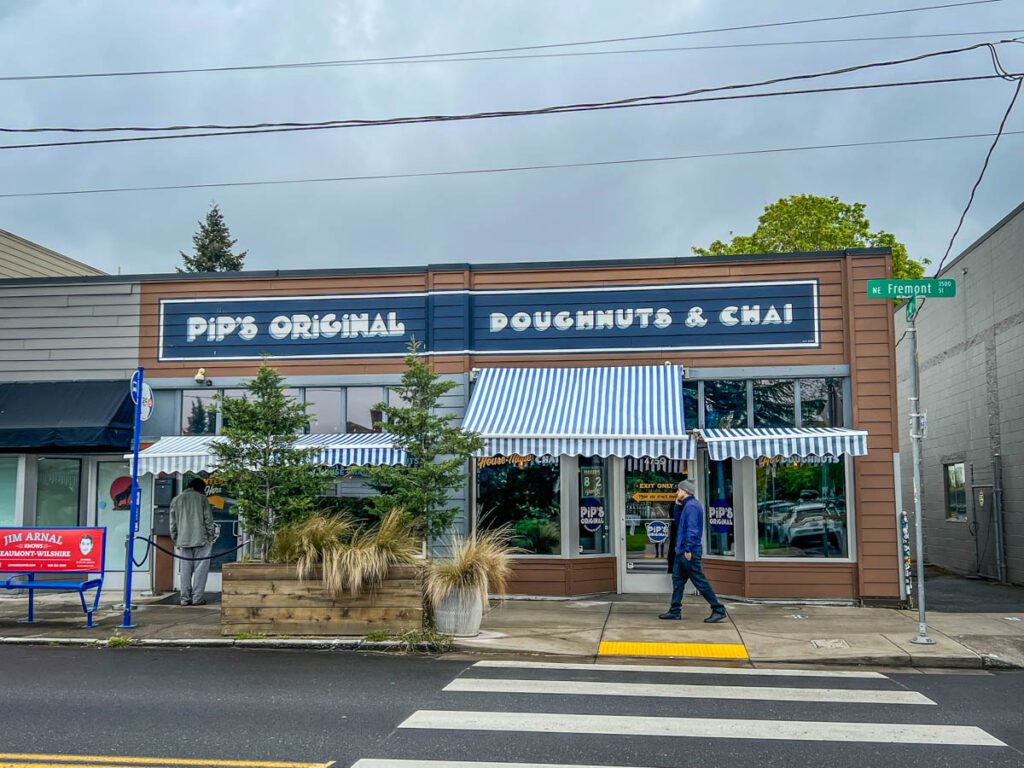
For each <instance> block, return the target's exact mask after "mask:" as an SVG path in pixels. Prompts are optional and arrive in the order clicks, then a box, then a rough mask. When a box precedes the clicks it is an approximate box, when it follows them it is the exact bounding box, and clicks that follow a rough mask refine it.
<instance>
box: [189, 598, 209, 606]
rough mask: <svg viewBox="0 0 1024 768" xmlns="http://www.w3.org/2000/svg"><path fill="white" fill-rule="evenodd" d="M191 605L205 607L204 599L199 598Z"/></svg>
mask: <svg viewBox="0 0 1024 768" xmlns="http://www.w3.org/2000/svg"><path fill="white" fill-rule="evenodd" d="M192 605H206V598H205V597H201V598H199V599H198V600H193V601H192Z"/></svg>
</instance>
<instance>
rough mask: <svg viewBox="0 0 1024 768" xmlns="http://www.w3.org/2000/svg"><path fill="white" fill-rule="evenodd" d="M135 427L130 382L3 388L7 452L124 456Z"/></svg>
mask: <svg viewBox="0 0 1024 768" xmlns="http://www.w3.org/2000/svg"><path fill="white" fill-rule="evenodd" d="M133 428H134V409H133V407H132V401H131V397H130V395H129V391H128V381H127V380H125V381H50V382H41V383H27V382H16V383H8V384H0V449H2V450H5V451H12V450H18V451H39V452H43V451H90V452H91V451H121V450H126V449H128V448H129V447H131V444H132V430H133Z"/></svg>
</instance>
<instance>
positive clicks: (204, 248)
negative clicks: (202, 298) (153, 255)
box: [178, 203, 249, 272]
mask: <svg viewBox="0 0 1024 768" xmlns="http://www.w3.org/2000/svg"><path fill="white" fill-rule="evenodd" d="M236 242H238V241H237V240H233V239H232V238H231V232H230V231H229V230H228V225H227V223H225V221H224V215H223V214H222V213H221V212H220V207H218V205H217V204H216V203H213V204H212V205H211V206H210V210H209V211H208V212H207V214H206V220H205V221H200V222H199V231H198V232H196V233H195V234H194V235H192V245H193V247H194V250H195V253H193V254H192V255H191V256H189V255H188V254H187V253H185V252H184V251H179V253H180V254H181V258H182V260H183V261H184V263H185V265H184V267H178V272H238V271H239V270H240V269H241V268H242V266H243V265H244V264H245V257H246V254H248V253H249V252H248V251H242V252H241V253H234V252H233V251H232V250H231V249H232V248H234V246H235V243H236Z"/></svg>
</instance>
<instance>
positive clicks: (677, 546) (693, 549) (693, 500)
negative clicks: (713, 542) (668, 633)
mask: <svg viewBox="0 0 1024 768" xmlns="http://www.w3.org/2000/svg"><path fill="white" fill-rule="evenodd" d="M696 491H697V488H696V486H695V485H694V484H693V481H692V480H680V481H679V485H678V490H677V491H676V512H677V513H678V523H677V526H676V528H677V532H676V536H675V539H674V540H673V543H672V546H673V550H672V551H673V553H674V554H675V559H674V561H673V562H672V603H671V604H670V605H669V609H668V611H667V612H665V613H663V614H661V615H660V616H659V617H658V618H659V619H666V620H669V621H679V620H680V619H682V617H683V616H682V611H683V588H684V587H685V586H686V582H687V580H689V581H692V582H693V586H694V587H696V589H697V591H698V592H700V594H701V596H702V597H703V598H704V599H705V600H707V601H708V605H710V606H711V615H710V616H708V617H707V618H706V619H704V623H705V624H716V623H717V622H719V621H721V620H722V619H724V618H725V606H724V605H722V603H721V601H720V600H719V599H718V597H717V596H716V595H715V590H714V589H712V588H711V582H709V581H708V578H707V576H705V575H704V567H703V565H701V556H702V555H703V553H704V544H703V534H704V509H703V507H701V505H700V502H699V501H697V497H696V496H695V495H694V494H695V493H696Z"/></svg>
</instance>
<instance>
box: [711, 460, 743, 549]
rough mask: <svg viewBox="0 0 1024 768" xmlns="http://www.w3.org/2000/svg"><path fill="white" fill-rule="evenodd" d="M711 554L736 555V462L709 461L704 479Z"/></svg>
mask: <svg viewBox="0 0 1024 768" xmlns="http://www.w3.org/2000/svg"><path fill="white" fill-rule="evenodd" d="M704 499H705V502H704V506H705V512H704V514H705V516H706V517H707V521H708V524H707V532H708V546H707V554H709V555H726V556H732V555H734V554H736V550H735V541H736V525H735V523H736V516H735V509H736V506H735V504H734V503H733V493H732V460H731V459H730V460H728V461H712V460H708V462H707V470H706V474H705V477H704Z"/></svg>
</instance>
